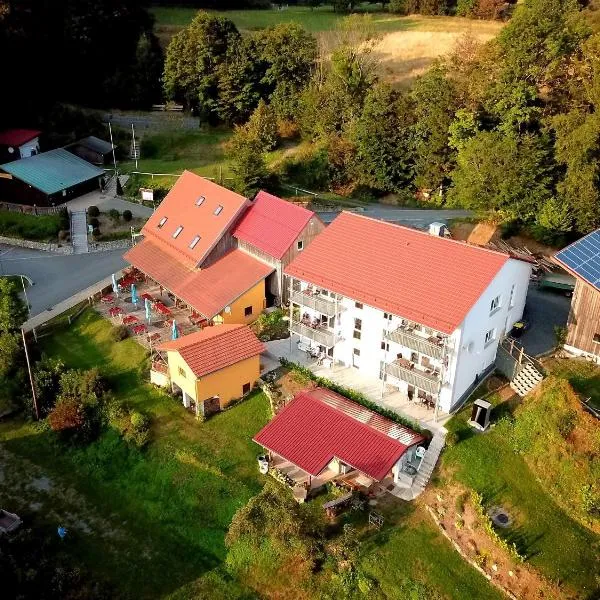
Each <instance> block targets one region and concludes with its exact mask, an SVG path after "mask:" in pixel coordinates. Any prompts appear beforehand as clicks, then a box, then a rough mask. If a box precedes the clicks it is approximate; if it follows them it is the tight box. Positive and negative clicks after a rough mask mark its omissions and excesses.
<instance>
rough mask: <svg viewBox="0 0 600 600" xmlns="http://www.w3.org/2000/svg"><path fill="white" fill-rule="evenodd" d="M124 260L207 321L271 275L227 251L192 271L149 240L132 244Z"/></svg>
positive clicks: (242, 255) (264, 267) (247, 258)
mask: <svg viewBox="0 0 600 600" xmlns="http://www.w3.org/2000/svg"><path fill="white" fill-rule="evenodd" d="M124 258H125V260H127V261H128V262H130V263H131V264H132V265H134V266H135V267H137V268H138V269H140V270H141V271H143V272H144V273H146V274H148V275H149V276H150V277H152V278H153V279H154V280H156V281H157V282H158V283H160V284H161V285H162V286H163V287H164V288H166V289H168V290H169V291H171V292H172V293H173V294H175V295H176V296H177V297H178V298H180V299H181V300H183V301H184V302H186V303H187V304H189V305H190V306H192V307H193V308H194V309H195V310H196V311H198V312H199V313H201V314H202V315H204V316H205V317H206V318H207V319H212V318H213V317H214V316H215V315H218V314H219V313H220V312H221V311H222V310H223V309H224V308H225V307H226V306H228V305H230V304H231V303H232V302H234V301H235V300H237V299H238V298H239V297H240V296H241V295H242V294H244V293H245V292H247V291H248V290H250V289H251V288H253V287H254V286H255V285H256V284H257V283H259V282H260V281H261V280H263V279H265V277H267V275H269V274H270V273H271V272H272V271H273V268H272V267H269V266H267V265H265V264H264V263H262V262H260V261H258V260H256V259H254V258H252V257H251V256H248V255H247V254H245V253H244V252H242V251H241V250H231V251H230V252H229V253H228V254H226V255H225V256H223V258H221V259H219V260H218V261H216V262H215V263H213V264H211V265H210V266H209V267H207V268H205V269H193V268H191V267H189V266H186V265H185V264H183V263H181V262H180V261H178V260H177V258H176V257H174V256H172V255H171V254H170V253H169V252H167V251H165V249H164V246H163V245H162V244H161V243H160V242H155V241H153V240H152V239H144V240H143V241H141V242H139V243H138V244H136V245H135V246H134V247H133V248H131V250H129V251H128V252H127V253H126V254H125V255H124Z"/></svg>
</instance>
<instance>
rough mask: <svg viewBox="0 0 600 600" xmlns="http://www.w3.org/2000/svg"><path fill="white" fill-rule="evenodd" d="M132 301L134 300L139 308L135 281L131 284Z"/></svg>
mask: <svg viewBox="0 0 600 600" xmlns="http://www.w3.org/2000/svg"><path fill="white" fill-rule="evenodd" d="M131 302H133V305H134V306H135V307H136V308H137V303H138V295H137V290H136V289H135V283H132V284H131Z"/></svg>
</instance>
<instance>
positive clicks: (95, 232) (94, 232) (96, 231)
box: [92, 227, 100, 238]
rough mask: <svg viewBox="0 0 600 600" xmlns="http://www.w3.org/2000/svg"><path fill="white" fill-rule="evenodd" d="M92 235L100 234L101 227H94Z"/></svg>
mask: <svg viewBox="0 0 600 600" xmlns="http://www.w3.org/2000/svg"><path fill="white" fill-rule="evenodd" d="M92 235H93V236H94V237H95V238H97V237H98V236H99V235H100V228H99V227H94V230H93V231H92Z"/></svg>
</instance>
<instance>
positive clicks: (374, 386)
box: [261, 336, 451, 433]
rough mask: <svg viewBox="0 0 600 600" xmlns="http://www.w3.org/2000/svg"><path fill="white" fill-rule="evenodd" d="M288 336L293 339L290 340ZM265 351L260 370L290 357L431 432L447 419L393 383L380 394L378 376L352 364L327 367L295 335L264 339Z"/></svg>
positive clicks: (264, 369) (271, 366)
mask: <svg viewBox="0 0 600 600" xmlns="http://www.w3.org/2000/svg"><path fill="white" fill-rule="evenodd" d="M290 340H292V342H291V344H290ZM265 345H266V346H267V351H266V353H265V354H263V355H262V357H261V364H262V365H263V372H268V371H270V370H273V369H275V368H277V367H278V366H279V364H280V363H279V358H280V357H283V358H286V359H287V360H289V361H292V362H295V363H298V364H300V365H302V366H304V367H308V368H309V369H310V370H311V371H312V372H313V373H314V374H315V375H318V376H319V377H325V378H327V379H331V381H334V382H335V383H337V384H339V385H342V386H344V387H347V388H350V389H353V390H356V391H357V392H360V393H361V394H364V395H365V396H367V397H368V398H369V400H372V401H373V402H375V403H377V404H379V405H380V406H382V407H384V408H387V409H389V410H393V411H394V412H396V413H398V414H399V415H402V416H404V417H407V418H409V419H412V420H413V421H416V422H417V423H419V425H421V427H424V428H426V429H429V430H430V431H432V432H435V431H440V432H442V433H445V432H446V430H445V428H444V424H445V423H447V422H448V420H449V419H450V418H451V415H448V414H446V413H443V412H441V411H440V413H439V414H438V419H437V421H436V420H435V411H434V410H433V409H428V408H426V407H425V406H423V405H422V404H417V403H416V402H411V401H410V400H409V399H408V397H407V396H405V395H404V394H402V393H400V392H398V391H397V390H396V389H395V388H394V387H393V386H388V385H386V387H385V390H384V392H383V398H382V396H381V393H382V389H381V388H382V386H381V380H380V379H376V378H374V377H366V376H365V375H364V374H362V373H360V372H359V371H357V370H356V369H354V368H353V367H341V366H339V365H335V366H333V367H326V366H323V365H322V364H318V361H317V360H316V359H314V358H311V357H310V356H309V355H308V354H307V353H306V352H302V351H301V350H298V347H297V338H295V337H294V336H292V337H291V338H290V339H286V340H274V341H272V342H266V344H265Z"/></svg>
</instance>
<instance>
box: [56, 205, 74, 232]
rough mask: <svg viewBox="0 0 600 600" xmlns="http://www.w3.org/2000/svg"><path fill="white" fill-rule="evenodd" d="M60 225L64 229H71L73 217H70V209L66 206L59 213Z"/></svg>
mask: <svg viewBox="0 0 600 600" xmlns="http://www.w3.org/2000/svg"><path fill="white" fill-rule="evenodd" d="M58 218H59V227H60V228H61V229H62V230H63V231H70V229H71V218H70V217H69V211H68V210H67V209H66V208H61V209H60V212H59V213H58Z"/></svg>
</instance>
